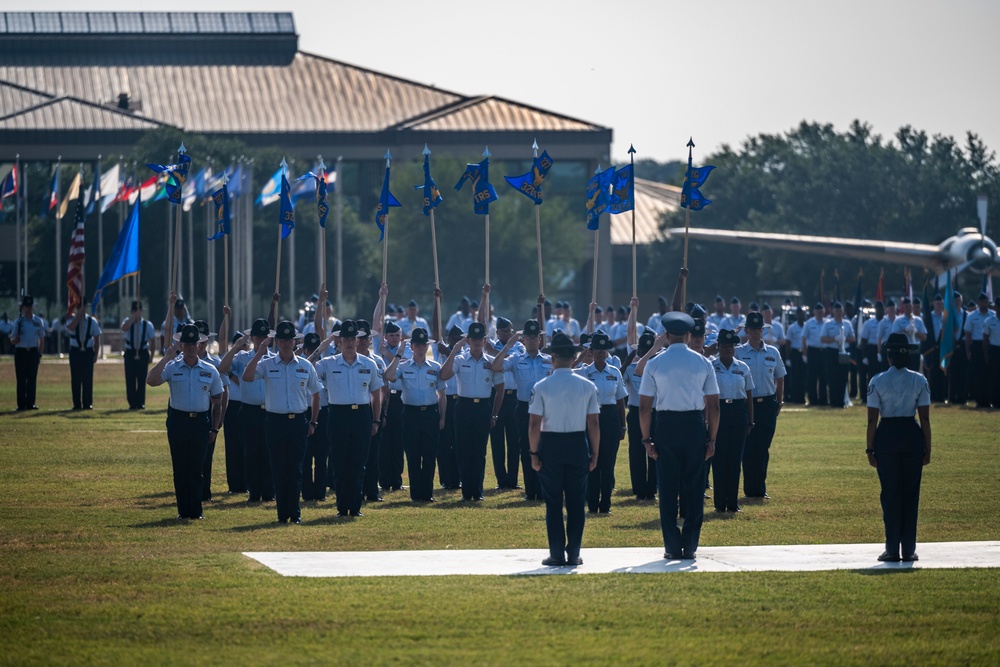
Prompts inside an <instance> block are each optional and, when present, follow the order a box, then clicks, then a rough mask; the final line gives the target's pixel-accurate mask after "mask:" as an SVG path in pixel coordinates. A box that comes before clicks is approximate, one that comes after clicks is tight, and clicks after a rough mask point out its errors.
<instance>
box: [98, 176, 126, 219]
mask: <svg viewBox="0 0 1000 667" xmlns="http://www.w3.org/2000/svg"><path fill="white" fill-rule="evenodd" d="M121 172H122V170H121V167H119V166H118V165H117V164H116V165H115V166H113V167H111V169H108V171H107V173H105V174H101V185H100V187H99V188H98V194H99V195H100V197H101V213H104V212H105V211H107V210H108V209H109V208H111V205H112V204H114V203H115V201H117V200H118V193H119V191H120V190H121V186H122V184H121Z"/></svg>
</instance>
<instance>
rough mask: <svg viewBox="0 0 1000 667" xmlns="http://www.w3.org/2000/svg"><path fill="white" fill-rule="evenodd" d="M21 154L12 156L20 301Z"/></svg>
mask: <svg viewBox="0 0 1000 667" xmlns="http://www.w3.org/2000/svg"><path fill="white" fill-rule="evenodd" d="M22 182H23V179H22V178H21V154H20V153H18V154H17V155H15V156H14V188H15V189H16V190H17V193H16V194H15V195H14V247H15V249H16V254H17V298H18V299H20V298H21V296H22V295H23V294H24V292H22V291H21V196H22V194H23V193H24V189H23V187H22V186H21V184H22Z"/></svg>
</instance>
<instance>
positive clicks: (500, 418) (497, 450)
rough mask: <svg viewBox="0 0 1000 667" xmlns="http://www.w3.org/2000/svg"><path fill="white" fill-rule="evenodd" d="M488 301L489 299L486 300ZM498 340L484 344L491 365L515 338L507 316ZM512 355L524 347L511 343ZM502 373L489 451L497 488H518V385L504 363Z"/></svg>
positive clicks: (499, 320)
mask: <svg viewBox="0 0 1000 667" xmlns="http://www.w3.org/2000/svg"><path fill="white" fill-rule="evenodd" d="M487 298H488V297H487ZM496 326H497V339H496V340H495V341H490V340H488V339H487V341H486V351H487V352H489V353H490V354H493V355H496V356H495V357H494V359H493V363H494V365H496V363H497V359H498V358H499V354H498V353H499V352H500V350H502V349H503V348H504V346H506V345H507V343H509V342H510V339H511V338H513V337H514V325H513V324H512V323H511V321H510V320H508V319H507V318H506V317H498V318H497V322H496ZM510 349H512V350H513V352H514V354H520V353H522V352H524V346H523V345H521V344H520V343H519V342H517V341H514V345H513V347H512V348H510ZM500 365H501V369H500V370H502V371H503V386H504V390H503V394H504V396H503V400H502V402H501V403H500V411H499V412H498V413H497V421H496V424H494V426H493V428H492V430H491V431H490V450H491V451H492V454H493V472H494V473H495V474H496V477H497V489H498V490H501V491H503V490H507V489H519V488H521V487H520V486H518V483H517V477H518V474H517V472H518V465H519V462H520V459H521V452H520V445H519V441H518V435H517V418H516V417H515V416H514V413H515V412H516V410H517V383H516V382H515V381H514V374H513V373H512V372H511V371H506V370H504V369H503V368H502V366H503V360H502V359H501V361H500Z"/></svg>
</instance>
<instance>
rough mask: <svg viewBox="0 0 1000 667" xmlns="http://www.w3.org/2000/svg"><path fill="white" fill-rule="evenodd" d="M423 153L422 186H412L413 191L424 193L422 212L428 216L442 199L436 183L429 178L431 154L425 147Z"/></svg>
mask: <svg viewBox="0 0 1000 667" xmlns="http://www.w3.org/2000/svg"><path fill="white" fill-rule="evenodd" d="M424 151H425V152H424V184H423V185H414V186H413V189H414V190H423V191H424V202H423V211H424V215H430V214H431V209H433V208H437V205H438V204H440V203H441V202H442V201H444V197H442V196H441V191H440V190H438V186H437V183H435V182H434V179H433V178H431V152H430V151H429V150H427V146H424Z"/></svg>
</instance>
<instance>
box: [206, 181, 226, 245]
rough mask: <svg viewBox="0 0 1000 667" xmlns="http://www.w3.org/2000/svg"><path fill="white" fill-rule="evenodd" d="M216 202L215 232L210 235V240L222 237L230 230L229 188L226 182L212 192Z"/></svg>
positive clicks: (213, 199)
mask: <svg viewBox="0 0 1000 667" xmlns="http://www.w3.org/2000/svg"><path fill="white" fill-rule="evenodd" d="M212 201H213V202H215V234H213V235H212V236H209V237H208V240H209V241H215V240H217V239H221V238H222V237H223V236H225V235H226V234H228V233H229V232H230V230H229V188H228V187H227V184H226V183H223V184H222V187H221V188H219V189H218V190H216V191H215V192H213V193H212Z"/></svg>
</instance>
